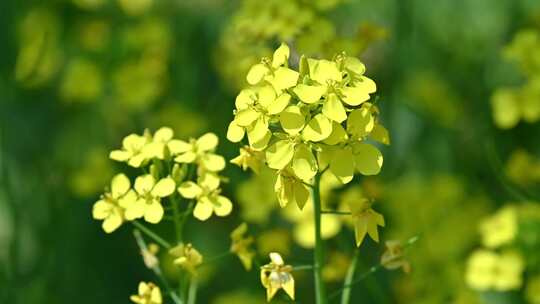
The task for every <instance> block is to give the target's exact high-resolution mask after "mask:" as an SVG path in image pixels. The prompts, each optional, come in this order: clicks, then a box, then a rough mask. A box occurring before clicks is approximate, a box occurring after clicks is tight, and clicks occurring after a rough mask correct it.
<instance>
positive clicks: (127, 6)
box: [118, 0, 154, 16]
mask: <svg viewBox="0 0 540 304" xmlns="http://www.w3.org/2000/svg"><path fill="white" fill-rule="evenodd" d="M153 2H154V0H118V4H119V5H120V7H121V8H122V10H123V11H124V12H125V13H126V14H127V15H131V16H139V15H142V14H144V13H145V12H146V11H148V9H149V8H150V7H151V6H152V3H153Z"/></svg>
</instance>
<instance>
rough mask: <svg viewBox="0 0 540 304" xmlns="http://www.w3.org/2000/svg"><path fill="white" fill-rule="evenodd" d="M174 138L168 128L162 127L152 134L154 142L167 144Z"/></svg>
mask: <svg viewBox="0 0 540 304" xmlns="http://www.w3.org/2000/svg"><path fill="white" fill-rule="evenodd" d="M173 136H174V132H173V130H172V129H171V128H169V127H162V128H160V129H159V130H157V131H156V133H154V137H153V138H152V139H153V140H154V141H158V142H167V141H169V140H171V139H172V138H173Z"/></svg>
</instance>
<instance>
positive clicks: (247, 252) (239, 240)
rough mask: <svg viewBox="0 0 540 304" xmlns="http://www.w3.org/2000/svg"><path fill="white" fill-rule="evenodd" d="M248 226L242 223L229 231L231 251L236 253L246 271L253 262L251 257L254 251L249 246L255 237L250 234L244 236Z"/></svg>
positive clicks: (253, 255)
mask: <svg viewBox="0 0 540 304" xmlns="http://www.w3.org/2000/svg"><path fill="white" fill-rule="evenodd" d="M247 230H248V226H247V224H246V223H242V224H241V225H240V226H238V227H237V228H236V229H234V230H233V232H232V233H231V240H232V244H231V249H230V250H231V252H232V253H234V254H236V255H237V256H238V258H239V259H240V261H241V262H242V265H244V268H245V269H246V270H247V271H250V270H251V267H252V264H253V258H254V257H255V252H254V251H253V249H252V248H251V246H252V245H253V242H254V241H255V239H254V238H253V237H252V236H246V235H245V234H246V233H247Z"/></svg>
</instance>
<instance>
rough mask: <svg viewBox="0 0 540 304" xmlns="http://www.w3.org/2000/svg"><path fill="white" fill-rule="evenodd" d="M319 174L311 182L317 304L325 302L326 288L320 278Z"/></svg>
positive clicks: (321, 243) (321, 244)
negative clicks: (312, 182)
mask: <svg viewBox="0 0 540 304" xmlns="http://www.w3.org/2000/svg"><path fill="white" fill-rule="evenodd" d="M320 182H321V176H320V175H319V174H317V175H316V176H315V182H314V184H313V192H312V193H313V217H314V221H315V250H314V255H313V258H314V259H313V278H314V281H315V299H316V303H317V304H325V303H326V289H325V286H324V282H323V280H322V265H323V263H324V247H323V241H322V236H321V194H320Z"/></svg>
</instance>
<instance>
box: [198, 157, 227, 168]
mask: <svg viewBox="0 0 540 304" xmlns="http://www.w3.org/2000/svg"><path fill="white" fill-rule="evenodd" d="M201 162H202V165H203V166H204V167H205V168H206V169H207V170H208V171H212V172H217V171H221V170H223V169H224V168H225V158H223V156H221V155H217V154H213V153H207V154H205V155H204V156H203V157H202V158H201Z"/></svg>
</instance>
